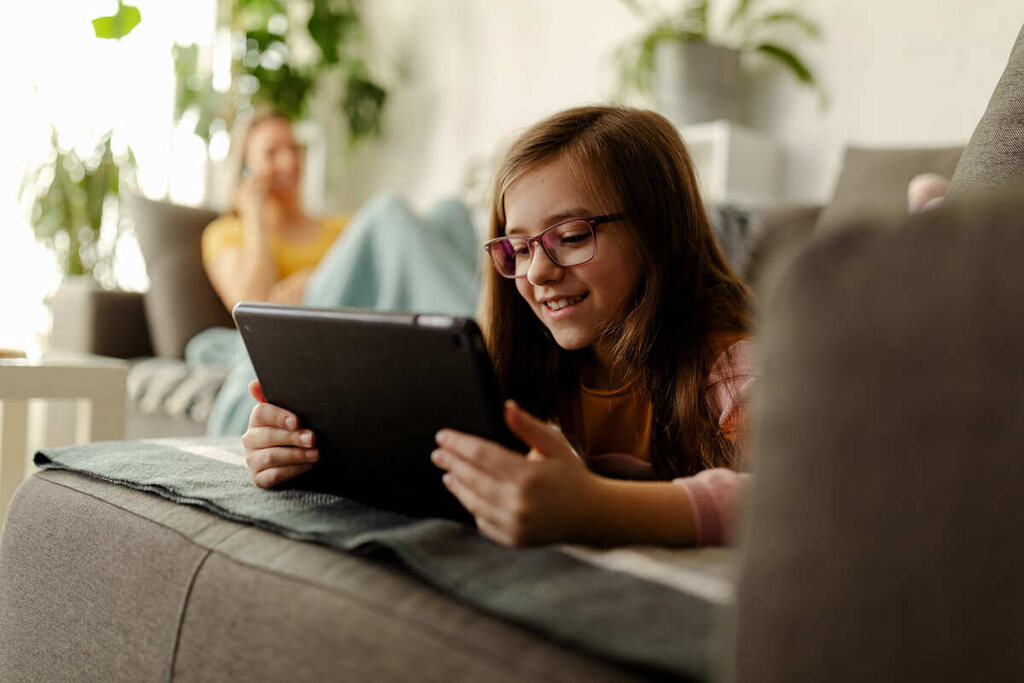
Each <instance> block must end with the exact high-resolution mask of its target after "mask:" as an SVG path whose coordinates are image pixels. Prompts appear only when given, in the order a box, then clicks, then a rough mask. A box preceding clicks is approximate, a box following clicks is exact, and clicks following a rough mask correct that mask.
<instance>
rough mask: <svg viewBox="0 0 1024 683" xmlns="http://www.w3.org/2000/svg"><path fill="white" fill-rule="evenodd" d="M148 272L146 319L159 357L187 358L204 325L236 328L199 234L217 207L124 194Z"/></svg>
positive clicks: (212, 216)
mask: <svg viewBox="0 0 1024 683" xmlns="http://www.w3.org/2000/svg"><path fill="white" fill-rule="evenodd" d="M125 201H126V205H127V208H128V214H129V216H131V219H132V222H133V224H134V225H135V233H136V235H137V236H138V239H139V247H140V249H141V251H142V257H143V259H144V260H145V262H146V273H147V274H148V275H149V282H150V286H149V291H147V292H146V295H145V305H146V321H147V323H148V326H149V335H150V339H151V340H152V342H153V349H154V351H155V352H156V355H157V356H161V357H163V358H183V357H184V353H185V345H186V344H187V343H188V341H189V340H190V339H191V338H192V337H193V336H195V335H196V334H197V333H199V332H201V331H202V330H205V329H209V328H211V327H228V328H232V327H234V322H233V321H232V320H231V314H230V313H228V311H227V309H226V308H224V304H223V303H221V300H220V298H219V297H218V296H217V293H216V292H215V291H214V290H213V285H211V284H210V280H209V278H208V277H207V276H206V271H205V270H204V269H203V262H202V255H201V253H200V235H201V233H202V231H203V229H204V228H205V227H206V226H207V225H208V224H209V223H210V221H212V220H213V219H215V218H217V213H216V212H215V211H210V210H207V209H196V208H191V207H187V206H179V205H176V204H169V203H167V202H160V201H154V200H151V199H147V198H145V197H142V196H140V195H130V196H127V197H125Z"/></svg>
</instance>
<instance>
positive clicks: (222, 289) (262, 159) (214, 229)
mask: <svg viewBox="0 0 1024 683" xmlns="http://www.w3.org/2000/svg"><path fill="white" fill-rule="evenodd" d="M231 153H232V162H233V167H234V169H235V173H234V182H235V183H236V186H235V191H234V202H233V204H234V206H233V213H232V214H230V215H227V216H223V217H221V218H218V219H217V220H215V221H214V222H213V223H211V224H210V225H209V226H208V227H207V228H206V231H205V232H204V233H203V243H202V250H203V265H204V266H205V268H206V272H207V275H208V276H209V278H210V282H211V283H212V284H213V287H214V289H215V290H216V291H217V294H218V295H219V296H220V298H221V301H223V302H224V305H225V306H226V307H227V308H228V310H231V309H232V308H233V307H234V305H235V304H236V303H238V302H239V301H272V302H276V303H287V304H298V303H301V302H302V298H303V294H304V293H305V290H306V283H307V282H308V281H309V277H310V275H311V274H312V273H313V270H314V269H315V268H316V266H317V264H318V263H320V261H321V260H322V259H323V257H324V255H325V254H326V253H327V251H328V250H329V249H330V247H331V245H332V244H333V243H334V241H335V239H337V237H338V235H340V234H341V231H342V230H343V229H344V227H345V224H346V222H347V220H348V219H347V217H342V216H331V217H327V218H324V219H316V218H313V217H310V216H309V215H307V214H306V213H305V211H304V210H303V208H302V198H301V192H300V189H301V183H302V165H303V155H302V148H301V147H300V146H299V144H298V142H297V141H296V139H295V133H294V130H293V129H292V124H291V122H290V121H289V120H288V119H287V118H285V117H284V116H282V115H281V114H279V113H276V112H273V111H266V112H258V113H256V114H255V115H254V116H253V117H252V118H251V119H249V120H247V121H245V122H243V123H242V124H241V127H240V128H239V129H238V131H237V132H236V138H235V140H234V141H233V144H232V151H231Z"/></svg>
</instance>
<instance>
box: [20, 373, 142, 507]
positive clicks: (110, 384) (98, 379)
mask: <svg viewBox="0 0 1024 683" xmlns="http://www.w3.org/2000/svg"><path fill="white" fill-rule="evenodd" d="M127 374H128V364H127V363H126V362H124V361H121V360H117V359H114V358H101V357H98V356H85V355H77V354H76V355H53V356H48V357H44V358H41V359H36V360H25V359H17V360H11V359H3V360H0V527H2V526H3V520H4V517H5V516H6V514H7V506H8V505H9V504H10V502H11V498H12V497H13V496H14V491H15V489H17V488H18V486H19V485H20V484H21V482H22V481H23V480H24V478H25V474H26V471H28V468H26V465H27V463H28V458H29V456H30V455H31V454H30V453H28V439H27V435H28V422H29V411H28V401H29V399H75V401H76V403H75V441H76V442H78V443H86V442H89V441H112V440H116V439H122V438H124V405H125V381H126V377H127Z"/></svg>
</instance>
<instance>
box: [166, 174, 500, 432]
mask: <svg viewBox="0 0 1024 683" xmlns="http://www.w3.org/2000/svg"><path fill="white" fill-rule="evenodd" d="M477 245H478V236H477V234H476V231H475V230H474V228H473V223H472V220H471V218H470V214H469V211H468V210H467V208H466V206H465V205H464V204H463V203H461V202H459V201H457V200H445V201H442V202H439V203H438V204H436V205H435V206H434V208H433V209H432V210H431V211H430V212H429V213H428V214H426V215H424V216H419V215H417V214H415V213H413V212H412V211H411V210H410V209H409V207H408V206H407V205H406V204H405V203H404V202H403V201H402V200H401V199H400V198H398V197H396V196H394V195H390V194H382V195H379V196H378V197H376V198H375V199H373V200H372V201H370V202H367V204H366V205H364V206H363V207H362V208H361V209H360V210H359V211H358V212H357V213H356V214H355V215H354V216H353V217H352V220H351V221H350V222H349V224H348V226H347V227H346V228H345V230H344V232H343V233H342V234H341V236H340V237H339V238H338V240H337V241H336V242H335V243H334V245H333V246H332V247H331V249H330V251H329V252H328V253H327V255H326V256H325V257H324V259H323V261H321V263H320V265H319V266H317V269H316V271H315V272H314V273H313V276H312V277H311V278H310V281H309V284H308V285H307V287H306V292H305V295H304V298H303V303H304V304H305V305H307V306H316V307H322V308H370V309H376V310H380V311H412V312H416V313H445V314H449V315H466V316H471V315H473V313H474V311H475V308H476V302H477V297H478V295H479V289H480V286H479V278H478V277H477V271H476V268H477V262H478V258H477V252H478V251H481V250H479V249H478V246H477ZM481 253H482V251H481ZM185 357H186V360H187V361H188V363H189V364H192V365H226V366H230V367H231V368H232V370H231V374H230V375H229V376H228V378H227V381H225V383H224V386H223V387H222V388H221V390H220V392H219V393H218V395H217V399H216V401H215V402H214V405H213V410H212V412H211V414H210V420H209V423H208V429H207V433H208V434H209V435H210V436H241V435H242V433H243V432H245V429H246V427H247V426H248V421H249V413H250V412H251V411H252V407H253V405H254V404H255V402H254V401H253V399H252V398H251V397H250V396H249V392H248V385H249V382H250V381H251V380H254V379H256V373H255V372H254V371H253V369H252V365H251V364H250V363H249V357H248V355H247V354H246V352H245V347H244V345H243V344H242V340H241V337H240V335H239V334H238V332H237V331H235V330H229V329H223V328H214V329H210V330H205V331H203V332H200V333H199V334H198V335H196V336H195V337H194V338H193V339H192V340H191V341H190V342H189V344H188V347H187V348H186V349H185Z"/></svg>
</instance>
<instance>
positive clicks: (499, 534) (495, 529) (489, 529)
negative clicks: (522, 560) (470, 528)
mask: <svg viewBox="0 0 1024 683" xmlns="http://www.w3.org/2000/svg"><path fill="white" fill-rule="evenodd" d="M476 528H477V529H478V530H479V531H480V533H481V534H483V535H484V536H486V537H487V538H489V539H491V540H492V541H494V542H495V543H498V544H500V545H504V546H508V547H512V546H514V545H516V543H515V541H514V540H513V539H512V537H511V536H510V535H509V534H508V533H506V532H505V530H504V529H502V528H501V527H499V526H498V525H496V524H492V523H491V522H489V521H487V520H486V519H484V518H483V517H477V518H476Z"/></svg>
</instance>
